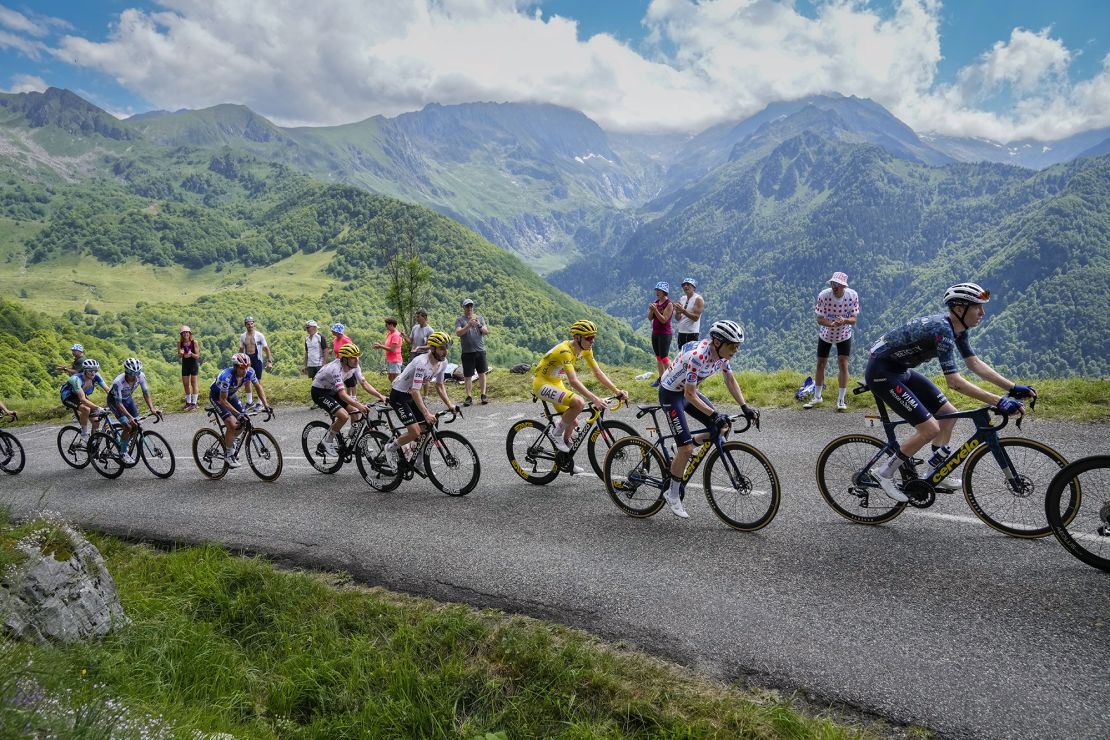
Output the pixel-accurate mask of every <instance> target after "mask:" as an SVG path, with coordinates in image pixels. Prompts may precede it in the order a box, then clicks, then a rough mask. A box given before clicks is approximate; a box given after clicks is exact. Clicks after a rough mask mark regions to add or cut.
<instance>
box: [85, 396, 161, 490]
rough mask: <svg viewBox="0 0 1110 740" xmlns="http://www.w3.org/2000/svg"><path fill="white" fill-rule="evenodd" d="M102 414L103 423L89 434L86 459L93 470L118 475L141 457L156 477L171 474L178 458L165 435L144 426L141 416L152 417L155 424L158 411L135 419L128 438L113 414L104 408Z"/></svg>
mask: <svg viewBox="0 0 1110 740" xmlns="http://www.w3.org/2000/svg"><path fill="white" fill-rule="evenodd" d="M102 416H103V417H104V426H102V427H101V429H100V431H98V432H95V433H94V434H92V435H91V436H90V437H89V444H88V460H89V462H91V463H92V466H93V469H94V470H95V471H96V472H98V473H100V474H101V475H103V476H104V477H105V478H118V477H120V475H122V474H123V471H124V470H126V469H127V468H133V467H135V466H136V465H138V464H139V460H142V461H143V464H144V465H146V468H147V470H149V471H150V472H151V473H153V474H154V475H155V476H157V477H159V478H169V477H170V476H171V475H173V471H174V470H175V469H176V467H177V461H176V460H175V459H174V456H173V450H171V449H170V445H169V443H168V442H167V441H166V438H165V437H163V436H162V435H161V434H159V433H158V432H148V431H147V430H145V429H143V420H144V419H149V418H151V417H153V418H154V423H155V424H157V423H159V422H161V421H162V412H161V411H159V412H158V413H156V414H147V415H146V416H140V417H138V418H136V419H135V430H134V432H133V433H132V434H131V438H130V439H126V438H124V436H123V433H124V432H125V431H126V430H127V427H126V426H125V425H124V424H123V423H122V422H120V421H118V420H117V419H116V418H115V417H114V415H113V414H112V413H110V412H107V411H105V412H104V413H103V414H102Z"/></svg>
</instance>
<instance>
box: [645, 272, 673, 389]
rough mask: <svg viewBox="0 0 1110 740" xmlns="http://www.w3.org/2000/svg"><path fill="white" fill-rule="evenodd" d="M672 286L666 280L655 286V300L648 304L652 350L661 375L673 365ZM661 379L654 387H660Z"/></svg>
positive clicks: (656, 366)
mask: <svg viewBox="0 0 1110 740" xmlns="http://www.w3.org/2000/svg"><path fill="white" fill-rule="evenodd" d="M670 293H671V286H670V283H668V282H667V281H666V280H660V281H659V282H658V283H656V284H655V300H654V301H653V302H651V303H649V304H648V312H647V317H648V318H649V319H651V349H652V351H653V352H654V353H655V369H656V370H657V371H658V373H659V375H660V376H662V375H663V373H664V372H665V371H666V370H667V368H668V367H670V364H671V357H670V355H671V336H672V331H671V319H672V318H674V304H673V303H671V297H670ZM658 384H659V378H656V379H655V382H654V383H652V385H658Z"/></svg>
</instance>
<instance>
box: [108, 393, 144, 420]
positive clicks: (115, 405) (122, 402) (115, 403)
mask: <svg viewBox="0 0 1110 740" xmlns="http://www.w3.org/2000/svg"><path fill="white" fill-rule="evenodd" d="M120 406H123V407H124V408H125V409H127V411H128V412H129V413H130V414H131V418H133V419H138V418H139V407H138V406H136V405H135V399H134V398H116V397H115V396H108V408H109V409H111V411H112V413H113V414H115V415H116V418H117V419H119V423H120V424H126V423H127V414H124V413H122V412H121V411H120V410H119V407H120Z"/></svg>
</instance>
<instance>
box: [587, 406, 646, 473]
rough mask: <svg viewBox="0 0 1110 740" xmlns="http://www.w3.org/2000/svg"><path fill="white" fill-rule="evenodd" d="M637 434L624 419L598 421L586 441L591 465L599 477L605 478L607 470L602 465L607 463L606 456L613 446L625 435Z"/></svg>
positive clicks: (633, 435)
mask: <svg viewBox="0 0 1110 740" xmlns="http://www.w3.org/2000/svg"><path fill="white" fill-rule="evenodd" d="M637 434H638V432H637V431H636V430H635V429H633V428H632V427H630V426H628V425H627V424H625V423H624V422H623V421H607V420H605V419H601V420H599V421H598V423H597V425H596V426H594V430H593V431H592V432H590V439H589V441H588V442H587V443H586V452H587V453H588V454H589V458H590V465H591V466H592V467H593V469H594V472H595V473H597V477H598V478H601V479H602V480H605V470H604V469H603V468H602V466H603V465H604V464H605V456H606V455H607V454H609V450H611V449H612V448H613V445H615V444H616V443H617V440H618V439H623V438H624V437H635V436H637Z"/></svg>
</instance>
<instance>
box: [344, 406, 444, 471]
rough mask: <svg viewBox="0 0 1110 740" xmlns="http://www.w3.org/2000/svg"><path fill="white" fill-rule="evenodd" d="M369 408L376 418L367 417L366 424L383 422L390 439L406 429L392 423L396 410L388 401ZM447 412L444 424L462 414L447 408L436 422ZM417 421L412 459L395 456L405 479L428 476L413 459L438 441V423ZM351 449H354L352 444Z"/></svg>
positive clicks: (399, 455)
mask: <svg viewBox="0 0 1110 740" xmlns="http://www.w3.org/2000/svg"><path fill="white" fill-rule="evenodd" d="M370 408H371V409H372V410H374V411H377V412H378V418H377V419H375V420H373V421H371V420H370V419H369V418H367V424H368V426H371V427H375V428H376V427H378V426H381V425H382V424H383V423H384V424H385V426H386V427H388V428H389V431H390V433H391V439H397V438H398V437H400V436H401V435H402V434H404V433H405V431H406V430H407V428H408V427H406V426H404V425H401V424H400V423H398V424H394V423H393V417H394V415H396V413H397V410H396V409H395V408H393V407H392V406H390V405H389V404H388V403H376V404H374V405H373V406H371V407H370ZM448 414H450V416H451V418H450V419H448V420H447V421H445V422H444V423H445V424H450V423H451V422H453V421H455V419H456V418H458V417H460V416H462V414H461V413H457V412H455V411H454V410H453V409H448V410H446V411H440V412H439V413H437V414H436V415H435V417H436V421H437V422H438V421H439V420H440V419H441V418H442V417H444V416H447V415H448ZM397 421H398V422H400V418H398V419H397ZM418 423H419V424H420V436H419V437H418V438H417V439H416V447H415V448H414V449H413V454H412V459H411V460H409V459H408V458H406V457H405V455H404V454H403V452H401V453H400V454H398V456H397V462H398V467H399V469H400V472H401V473H402V474H403V475H404V477H405V479H406V480H409V479H411V478H412V476H413V475H414V474H415V475H419V476H420V477H421V478H427V477H428V474H427V472H426V471H424V472H422V471H420V470H419V469H418V468H417V467H416V462H415V461H416V460H418V459H423V456H424V450H425V449H426V448H427V447H428V445H430V444H437V443H438V442H439V432H438V431H437V429H436V427H437V426H438V424H429V423H428V421H427V419H421V420H420V421H419V422H418ZM351 449H354V446H353V445H352V447H351Z"/></svg>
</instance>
